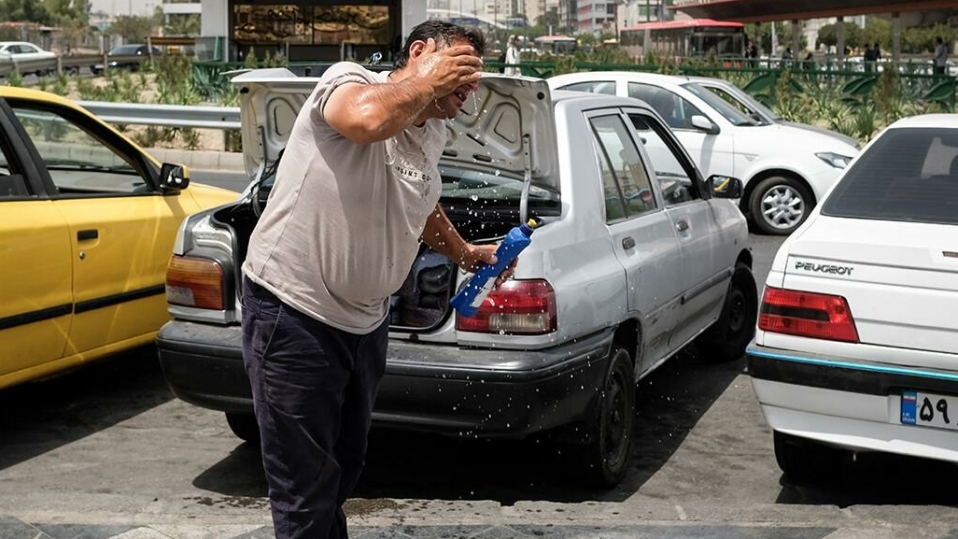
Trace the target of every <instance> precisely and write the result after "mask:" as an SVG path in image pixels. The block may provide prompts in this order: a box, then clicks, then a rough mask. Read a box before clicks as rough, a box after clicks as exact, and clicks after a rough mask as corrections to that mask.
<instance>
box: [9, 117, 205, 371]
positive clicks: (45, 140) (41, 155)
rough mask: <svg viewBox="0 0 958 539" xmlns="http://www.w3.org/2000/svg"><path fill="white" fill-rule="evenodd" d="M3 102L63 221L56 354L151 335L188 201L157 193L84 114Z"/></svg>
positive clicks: (139, 167) (129, 154)
mask: <svg viewBox="0 0 958 539" xmlns="http://www.w3.org/2000/svg"><path fill="white" fill-rule="evenodd" d="M11 106H12V108H13V110H14V113H15V114H16V116H17V117H18V118H19V119H20V120H21V123H22V124H23V125H24V128H25V131H26V133H27V135H28V137H29V139H30V141H31V142H32V145H33V147H34V148H35V152H36V155H37V159H38V162H39V164H40V167H41V175H42V176H43V180H44V182H45V183H46V184H47V185H48V186H49V188H50V190H51V191H53V192H56V193H57V194H56V196H55V197H54V199H53V200H52V205H53V207H54V208H55V209H56V211H57V212H59V213H60V215H62V217H63V219H64V220H65V221H66V223H67V227H68V240H69V243H70V248H71V254H72V261H73V291H74V303H75V305H74V313H75V314H74V319H73V324H72V326H71V329H70V333H69V338H68V342H67V350H66V355H67V356H70V355H78V354H84V353H85V352H88V351H92V350H97V351H98V354H97V355H99V353H108V352H110V351H111V350H112V349H118V348H120V346H121V345H122V346H129V345H136V344H140V343H143V344H145V343H149V342H152V340H153V338H154V336H155V333H156V331H157V330H159V328H160V326H162V325H163V323H164V322H165V321H166V320H168V319H169V316H168V314H167V308H166V297H165V280H166V265H167V262H168V261H169V257H170V253H172V250H173V240H174V238H175V236H176V230H177V228H178V227H179V225H180V223H181V222H182V221H183V219H184V218H185V217H186V216H187V215H188V214H189V213H192V212H195V211H197V209H198V208H197V207H196V205H195V203H193V201H192V198H191V197H189V196H179V194H178V193H172V194H163V193H162V192H160V190H159V188H158V187H157V185H156V183H157V182H156V177H157V171H156V167H155V165H154V164H153V163H152V162H149V161H148V160H147V159H146V158H145V157H144V155H143V154H142V153H141V152H140V151H139V150H138V149H137V148H136V147H135V146H133V145H132V144H130V143H129V142H128V141H126V140H124V139H123V138H122V137H119V136H117V135H116V133H113V132H112V131H111V130H109V129H107V128H105V127H104V126H103V125H102V124H100V123H99V122H97V121H95V120H94V119H93V118H91V117H90V116H89V115H87V114H85V113H82V112H80V111H77V110H75V109H72V108H70V107H66V106H62V105H58V104H51V103H38V102H31V101H19V102H12V101H11ZM79 359H81V360H82V359H83V358H82V357H80V358H79Z"/></svg>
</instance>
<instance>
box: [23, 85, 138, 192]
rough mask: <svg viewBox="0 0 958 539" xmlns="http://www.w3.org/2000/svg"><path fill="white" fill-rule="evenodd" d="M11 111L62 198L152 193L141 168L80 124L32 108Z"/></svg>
mask: <svg viewBox="0 0 958 539" xmlns="http://www.w3.org/2000/svg"><path fill="white" fill-rule="evenodd" d="M10 105H11V107H12V108H13V112H14V114H15V115H16V117H17V119H18V120H19V121H20V123H21V125H22V126H23V129H24V131H26V133H27V135H28V136H29V138H30V141H31V142H32V143H33V146H34V147H35V148H36V150H37V153H39V154H40V160H41V162H42V164H43V165H44V166H45V167H46V170H47V172H48V173H49V175H50V178H51V180H52V181H53V184H54V185H55V186H56V188H57V191H58V192H59V193H60V194H61V195H67V196H70V195H78V196H82V195H103V194H133V193H142V192H149V191H150V188H149V184H148V183H147V182H146V181H145V180H144V174H142V173H141V170H142V165H141V164H140V163H137V162H136V161H135V159H133V158H131V157H129V156H128V155H125V154H124V153H121V152H119V151H117V150H116V149H115V148H113V147H112V146H111V145H108V144H106V143H105V142H104V141H103V140H102V139H101V138H99V137H97V136H95V135H94V134H93V131H92V129H91V128H90V127H89V126H86V125H84V124H83V122H82V121H81V119H80V118H77V117H73V116H72V115H70V114H69V112H68V111H67V112H61V111H59V110H56V109H52V108H51V109H46V108H41V107H39V106H36V105H34V104H31V103H27V102H11V103H10Z"/></svg>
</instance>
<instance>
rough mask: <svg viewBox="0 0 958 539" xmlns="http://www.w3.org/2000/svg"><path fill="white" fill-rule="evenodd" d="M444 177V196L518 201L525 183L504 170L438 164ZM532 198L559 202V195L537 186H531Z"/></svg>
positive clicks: (530, 198) (532, 199) (445, 197)
mask: <svg viewBox="0 0 958 539" xmlns="http://www.w3.org/2000/svg"><path fill="white" fill-rule="evenodd" d="M439 173H440V175H441V176H442V197H443V198H444V199H449V198H465V199H470V200H473V201H499V202H509V201H515V202H518V201H519V199H521V198H522V189H523V187H524V185H525V183H524V182H523V180H522V178H517V177H512V175H511V174H506V173H501V172H487V171H482V170H468V169H463V168H458V167H456V166H448V165H444V164H440V165H439ZM529 200H530V202H531V201H541V202H558V201H559V195H558V194H556V193H553V192H552V191H549V190H547V189H543V188H541V187H537V186H535V185H530V186H529Z"/></svg>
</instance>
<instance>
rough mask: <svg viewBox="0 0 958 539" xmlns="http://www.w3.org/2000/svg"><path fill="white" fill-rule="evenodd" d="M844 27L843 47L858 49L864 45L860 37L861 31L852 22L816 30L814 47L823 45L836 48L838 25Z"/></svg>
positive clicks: (827, 25) (828, 25)
mask: <svg viewBox="0 0 958 539" xmlns="http://www.w3.org/2000/svg"><path fill="white" fill-rule="evenodd" d="M839 24H844V25H845V46H846V47H853V48H854V47H858V46H861V45H863V44H864V43H865V41H864V39H863V36H862V29H861V28H859V27H858V25H857V24H855V23H853V22H844V23H835V24H826V25H825V26H822V27H821V28H820V29H819V30H818V41H817V43H816V47H817V46H820V45H825V46H826V47H837V46H838V25H839Z"/></svg>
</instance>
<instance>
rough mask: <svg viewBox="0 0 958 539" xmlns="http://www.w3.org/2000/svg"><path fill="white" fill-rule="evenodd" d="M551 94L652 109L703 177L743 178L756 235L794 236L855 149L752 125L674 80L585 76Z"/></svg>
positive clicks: (557, 84) (557, 83)
mask: <svg viewBox="0 0 958 539" xmlns="http://www.w3.org/2000/svg"><path fill="white" fill-rule="evenodd" d="M548 83H549V87H550V88H552V89H554V90H557V89H564V90H577V91H586V92H594V93H614V94H615V95H619V96H628V97H635V98H638V99H641V100H643V101H645V102H647V103H648V104H649V105H651V106H652V108H654V109H655V110H656V111H657V112H658V113H659V114H660V115H661V116H662V117H663V118H665V120H666V122H667V123H668V124H669V126H670V127H671V128H672V129H673V130H674V131H675V135H676V137H678V139H679V141H680V142H681V143H682V145H683V146H685V149H686V150H688V152H689V153H690V154H692V157H693V158H694V159H695V162H696V164H697V165H698V166H699V168H701V169H702V171H703V173H704V174H705V175H716V174H717V175H725V176H733V177H738V178H742V181H743V183H744V184H745V191H744V195H743V197H742V199H741V200H740V208H741V210H742V212H743V213H745V214H746V215H747V216H748V217H749V219H750V221H751V222H752V223H753V224H754V225H755V226H756V227H757V229H758V230H760V231H761V232H764V233H767V234H780V235H787V234H790V233H792V232H793V231H794V230H795V229H796V228H798V226H799V225H800V224H801V223H802V222H803V221H804V220H805V218H807V217H808V214H809V211H810V210H811V209H812V208H813V207H815V205H816V204H817V203H818V201H819V200H821V197H822V195H824V194H825V191H827V190H828V188H829V187H831V185H832V184H833V183H834V182H835V180H836V179H837V178H838V176H839V174H840V173H841V171H842V169H843V168H844V167H845V166H846V165H847V164H848V162H849V161H850V160H851V159H852V157H854V156H855V155H856V154H857V153H858V149H857V148H856V147H855V146H853V145H850V144H847V143H844V142H842V141H840V140H837V139H836V138H834V137H832V136H826V135H822V134H819V133H815V132H811V131H808V130H805V129H797V128H794V127H790V126H787V125H781V124H765V123H763V122H758V121H755V120H753V119H751V118H749V117H748V116H746V115H744V114H743V113H741V112H739V111H738V110H737V109H735V108H734V107H732V106H731V105H729V104H728V103H726V102H725V101H724V100H723V99H721V98H720V97H718V96H716V95H715V94H714V93H712V92H711V91H709V90H708V89H707V88H705V87H703V86H701V85H699V84H697V83H695V82H691V81H684V80H682V79H678V78H676V77H673V76H669V75H659V74H651V73H638V72H625V71H621V72H583V73H572V74H567V75H558V76H555V77H551V78H549V79H548Z"/></svg>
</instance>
